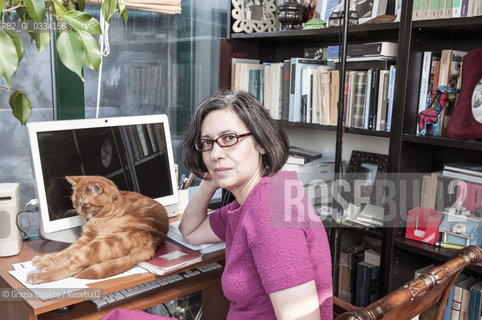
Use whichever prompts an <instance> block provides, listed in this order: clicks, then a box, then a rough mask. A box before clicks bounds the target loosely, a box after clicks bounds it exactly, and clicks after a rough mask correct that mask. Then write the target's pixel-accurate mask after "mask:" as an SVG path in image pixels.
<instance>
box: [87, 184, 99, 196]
mask: <svg viewBox="0 0 482 320" xmlns="http://www.w3.org/2000/svg"><path fill="white" fill-rule="evenodd" d="M89 190H90V191H91V192H92V194H93V195H94V196H96V195H98V194H99V193H102V187H101V186H100V185H99V184H98V183H93V184H89Z"/></svg>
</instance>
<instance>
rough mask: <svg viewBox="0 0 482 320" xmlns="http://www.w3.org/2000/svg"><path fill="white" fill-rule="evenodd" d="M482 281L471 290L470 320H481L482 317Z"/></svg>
mask: <svg viewBox="0 0 482 320" xmlns="http://www.w3.org/2000/svg"><path fill="white" fill-rule="evenodd" d="M481 297H482V281H479V282H477V283H476V284H474V285H473V286H472V287H471V288H470V299H469V314H468V320H479V319H480V316H481Z"/></svg>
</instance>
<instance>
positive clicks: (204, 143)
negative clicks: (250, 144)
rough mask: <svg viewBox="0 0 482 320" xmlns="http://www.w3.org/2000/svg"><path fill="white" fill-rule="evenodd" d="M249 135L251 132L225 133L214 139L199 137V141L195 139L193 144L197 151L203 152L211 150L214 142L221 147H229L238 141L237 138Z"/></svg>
mask: <svg viewBox="0 0 482 320" xmlns="http://www.w3.org/2000/svg"><path fill="white" fill-rule="evenodd" d="M249 135H251V132H248V133H243V134H236V133H226V134H223V135H222V136H220V137H218V138H216V139H201V140H199V141H196V143H195V144H194V145H195V147H196V150H197V151H201V152H204V151H209V150H211V149H212V148H213V147H214V143H215V142H216V143H217V144H218V146H220V147H221V148H226V147H231V146H234V145H235V144H236V143H238V142H239V138H242V137H247V136H249Z"/></svg>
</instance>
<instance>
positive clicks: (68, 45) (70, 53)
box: [57, 30, 85, 81]
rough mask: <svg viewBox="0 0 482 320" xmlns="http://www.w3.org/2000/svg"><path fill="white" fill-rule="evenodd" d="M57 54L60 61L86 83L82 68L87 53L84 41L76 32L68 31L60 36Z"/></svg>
mask: <svg viewBox="0 0 482 320" xmlns="http://www.w3.org/2000/svg"><path fill="white" fill-rule="evenodd" d="M57 53H58V54H59V58H60V61H62V63H63V64H64V65H65V66H66V67H67V68H68V69H70V70H71V71H73V72H75V73H76V74H77V75H78V76H79V77H80V79H82V81H84V77H83V76H82V67H83V65H84V61H85V52H84V47H83V46H82V40H81V39H80V37H79V36H78V35H77V34H76V33H75V32H74V31H72V30H66V31H63V32H62V33H61V34H60V35H59V37H58V38H57Z"/></svg>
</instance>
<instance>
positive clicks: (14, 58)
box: [0, 0, 19, 88]
mask: <svg viewBox="0 0 482 320" xmlns="http://www.w3.org/2000/svg"><path fill="white" fill-rule="evenodd" d="M0 1H1V0H0ZM0 48H2V49H1V50H0V74H1V75H2V76H4V77H5V80H7V84H8V87H9V88H10V85H11V82H12V76H13V75H14V74H15V72H16V71H17V67H18V61H19V59H18V55H17V49H16V47H15V43H14V42H13V40H12V38H10V37H9V36H8V35H7V34H6V33H5V32H3V31H1V30H0Z"/></svg>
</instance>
